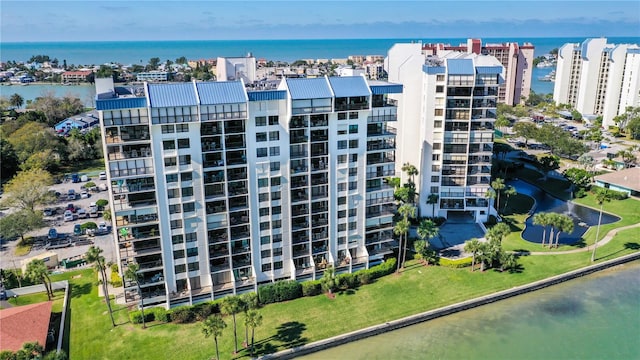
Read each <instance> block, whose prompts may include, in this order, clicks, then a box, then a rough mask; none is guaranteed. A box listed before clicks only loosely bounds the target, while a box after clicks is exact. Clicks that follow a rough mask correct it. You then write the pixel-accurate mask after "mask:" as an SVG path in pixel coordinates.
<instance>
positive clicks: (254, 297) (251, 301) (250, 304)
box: [240, 292, 259, 346]
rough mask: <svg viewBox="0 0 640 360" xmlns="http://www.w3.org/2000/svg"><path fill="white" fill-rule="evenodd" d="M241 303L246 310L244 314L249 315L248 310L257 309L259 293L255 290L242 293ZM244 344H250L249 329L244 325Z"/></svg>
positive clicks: (243, 309)
mask: <svg viewBox="0 0 640 360" xmlns="http://www.w3.org/2000/svg"><path fill="white" fill-rule="evenodd" d="M240 303H241V305H242V311H244V316H245V317H246V316H247V312H248V311H249V310H253V309H257V308H258V306H259V304H258V294H256V293H254V292H248V293H244V294H242V295H240ZM244 344H245V345H246V346H248V344H249V329H248V328H247V327H246V326H245V327H244Z"/></svg>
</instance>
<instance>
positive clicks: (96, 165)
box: [56, 159, 105, 176]
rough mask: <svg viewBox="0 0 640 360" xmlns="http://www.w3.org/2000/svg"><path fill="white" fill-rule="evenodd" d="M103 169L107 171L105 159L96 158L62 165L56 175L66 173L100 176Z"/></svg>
mask: <svg viewBox="0 0 640 360" xmlns="http://www.w3.org/2000/svg"><path fill="white" fill-rule="evenodd" d="M101 171H105V166H104V159H94V160H85V161H78V162H73V163H69V164H65V165H63V166H60V170H59V171H58V172H57V173H56V175H60V176H61V175H64V174H73V173H77V174H84V175H88V176H98V174H99V173H100V172H101Z"/></svg>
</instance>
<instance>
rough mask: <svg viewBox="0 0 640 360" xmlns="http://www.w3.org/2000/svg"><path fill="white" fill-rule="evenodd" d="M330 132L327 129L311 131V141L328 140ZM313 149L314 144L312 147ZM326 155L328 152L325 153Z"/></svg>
mask: <svg viewBox="0 0 640 360" xmlns="http://www.w3.org/2000/svg"><path fill="white" fill-rule="evenodd" d="M328 140H329V132H328V131H327V130H313V131H311V142H318V141H328ZM311 150H312V151H313V146H312V147H311ZM323 155H326V154H323Z"/></svg>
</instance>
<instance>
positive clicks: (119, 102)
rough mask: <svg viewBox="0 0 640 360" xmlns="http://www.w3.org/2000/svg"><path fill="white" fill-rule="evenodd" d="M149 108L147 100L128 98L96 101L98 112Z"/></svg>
mask: <svg viewBox="0 0 640 360" xmlns="http://www.w3.org/2000/svg"><path fill="white" fill-rule="evenodd" d="M141 107H147V98H144V97H127V98H115V99H104V100H102V99H96V110H116V109H133V108H141Z"/></svg>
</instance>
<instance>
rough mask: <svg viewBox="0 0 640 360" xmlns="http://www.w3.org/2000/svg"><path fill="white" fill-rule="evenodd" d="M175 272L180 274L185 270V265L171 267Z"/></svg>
mask: <svg viewBox="0 0 640 360" xmlns="http://www.w3.org/2000/svg"><path fill="white" fill-rule="evenodd" d="M173 269H174V271H175V273H176V274H180V273H183V272H186V271H187V266H186V265H176V266H174V267H173Z"/></svg>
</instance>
